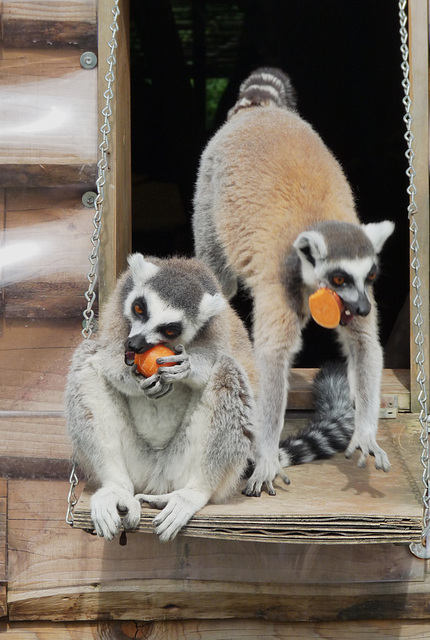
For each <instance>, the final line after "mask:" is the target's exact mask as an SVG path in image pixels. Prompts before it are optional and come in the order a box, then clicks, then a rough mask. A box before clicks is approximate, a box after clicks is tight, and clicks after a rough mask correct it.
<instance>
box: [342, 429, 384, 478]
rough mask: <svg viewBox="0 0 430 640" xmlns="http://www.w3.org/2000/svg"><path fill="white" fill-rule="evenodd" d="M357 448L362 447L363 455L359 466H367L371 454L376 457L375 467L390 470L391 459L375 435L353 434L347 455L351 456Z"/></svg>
mask: <svg viewBox="0 0 430 640" xmlns="http://www.w3.org/2000/svg"><path fill="white" fill-rule="evenodd" d="M356 449H360V451H361V455H360V458H359V460H358V466H359V467H361V468H363V467H365V466H366V460H367V457H368V456H369V455H371V456H374V458H375V468H376V469H382V470H383V471H385V472H387V471H389V470H390V467H391V465H390V461H389V460H388V456H387V454H386V453H385V451H384V450H383V449H381V447H380V446H379V445H378V443H377V442H376V439H375V437H374V436H373V435H370V436H367V437H363V436H359V435H356V434H353V436H352V438H351V442H350V443H349V445H348V447H347V449H346V451H345V456H346V457H347V458H350V457H351V456H352V454H353V453H354V451H355V450H356Z"/></svg>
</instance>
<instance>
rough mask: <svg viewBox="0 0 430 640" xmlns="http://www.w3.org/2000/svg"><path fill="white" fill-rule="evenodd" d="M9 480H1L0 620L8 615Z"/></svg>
mask: <svg viewBox="0 0 430 640" xmlns="http://www.w3.org/2000/svg"><path fill="white" fill-rule="evenodd" d="M6 514H7V480H6V478H0V618H1V617H2V616H5V615H6V614H7V604H6V578H7V576H6V557H7V553H6V551H7V522H6Z"/></svg>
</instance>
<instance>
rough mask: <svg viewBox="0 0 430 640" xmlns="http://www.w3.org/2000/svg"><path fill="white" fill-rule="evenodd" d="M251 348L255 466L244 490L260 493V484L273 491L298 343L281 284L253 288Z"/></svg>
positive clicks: (294, 317)
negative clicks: (256, 379)
mask: <svg viewBox="0 0 430 640" xmlns="http://www.w3.org/2000/svg"><path fill="white" fill-rule="evenodd" d="M253 293H254V351H255V359H256V366H257V370H258V373H259V380H260V382H259V392H258V400H257V425H258V430H257V435H256V442H255V469H254V472H253V474H252V476H251V477H250V479H249V480H248V483H247V485H246V488H245V491H244V493H246V495H250V496H259V495H260V494H261V489H262V487H263V485H265V486H266V488H267V491H268V493H269V494H270V495H275V491H274V489H273V484H272V483H273V480H274V479H275V477H276V476H277V475H278V474H279V475H281V476H282V477H283V478H284V481H285V482H288V479H287V478H286V476H285V474H284V472H283V470H282V468H281V466H280V463H279V439H280V435H281V431H282V428H283V425H284V419H285V409H286V406H287V398H288V374H289V369H290V366H291V364H292V360H293V358H294V355H295V354H296V353H297V352H298V351H299V349H300V346H301V328H300V325H299V321H298V318H297V314H295V313H294V312H293V311H292V310H291V309H290V308H289V307H288V305H287V303H286V299H285V290H284V287H283V286H282V285H281V284H280V283H279V284H272V285H267V286H266V287H265V288H261V289H258V290H257V291H254V292H253Z"/></svg>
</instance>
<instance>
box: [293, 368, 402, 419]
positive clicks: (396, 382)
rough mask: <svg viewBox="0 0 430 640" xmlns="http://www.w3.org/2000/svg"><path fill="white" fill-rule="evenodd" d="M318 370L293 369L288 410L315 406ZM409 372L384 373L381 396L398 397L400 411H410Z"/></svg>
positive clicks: (386, 370) (399, 370)
mask: <svg viewBox="0 0 430 640" xmlns="http://www.w3.org/2000/svg"><path fill="white" fill-rule="evenodd" d="M316 372H317V369H299V368H297V369H292V370H291V373H290V391H289V394H288V409H290V410H301V409H309V408H311V407H312V406H313V398H312V380H313V378H314V376H315V373H316ZM409 383H410V380H409V370H407V369H384V371H383V372H382V384H381V395H382V400H383V399H384V396H392V395H395V396H397V400H398V407H397V408H398V410H399V411H410V410H411V399H410V395H411V394H410V391H409Z"/></svg>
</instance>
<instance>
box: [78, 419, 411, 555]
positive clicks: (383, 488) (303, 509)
mask: <svg viewBox="0 0 430 640" xmlns="http://www.w3.org/2000/svg"><path fill="white" fill-rule="evenodd" d="M419 433H420V426H419V424H417V421H412V423H411V424H409V425H408V426H407V427H406V423H405V420H385V421H381V423H380V429H379V434H380V435H379V442H380V444H381V446H382V447H383V448H384V449H385V450H386V451H387V453H388V456H389V458H390V460H391V464H392V469H391V471H390V472H389V473H388V474H385V473H383V472H381V471H377V470H376V469H375V468H374V467H373V466H371V465H372V461H371V460H369V463H368V466H367V468H366V469H359V468H358V467H357V466H356V461H357V457H355V458H353V459H352V460H346V459H345V458H344V456H343V455H341V454H339V455H338V456H336V457H335V458H333V459H332V460H329V461H320V462H316V463H312V464H306V465H302V466H299V467H292V468H290V469H288V472H289V477H290V480H291V485H290V486H288V487H287V486H285V485H283V484H281V483H280V482H278V484H277V486H276V488H277V494H276V496H275V497H270V496H268V495H267V494H263V495H262V496H261V498H247V497H245V496H243V495H241V494H238V495H237V496H235V497H234V498H233V499H232V500H231V501H230V502H228V504H224V505H207V506H206V507H204V508H203V509H202V510H201V511H200V512H199V513H198V514H197V515H196V516H194V517H193V518H192V520H191V521H190V523H189V524H188V525H187V526H186V527H185V528H184V529H183V531H182V535H185V536H193V537H202V538H217V539H229V540H244V541H245V540H246V541H250V542H278V543H279V542H294V543H318V544H334V543H337V544H339V543H354V544H357V543H387V542H397V543H407V542H411V541H415V540H416V541H419V540H420V534H421V528H422V504H421V494H422V491H421V487H420V474H421V468H420V447H421V445H420V441H419ZM357 455H358V454H357ZM90 495H91V490H88V489H85V491H84V492H83V494H82V496H81V498H80V500H79V503H78V505H77V507H76V509H75V514H74V526H75V527H77V528H80V529H92V528H93V525H92V521H91V517H90V508H89V499H90ZM156 512H157V511H156V510H154V509H153V508H150V507H149V506H144V507H143V508H142V516H141V520H140V525H139V527H138V531H139V532H144V533H147V532H151V531H152V519H153V517H154V514H155V513H156Z"/></svg>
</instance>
